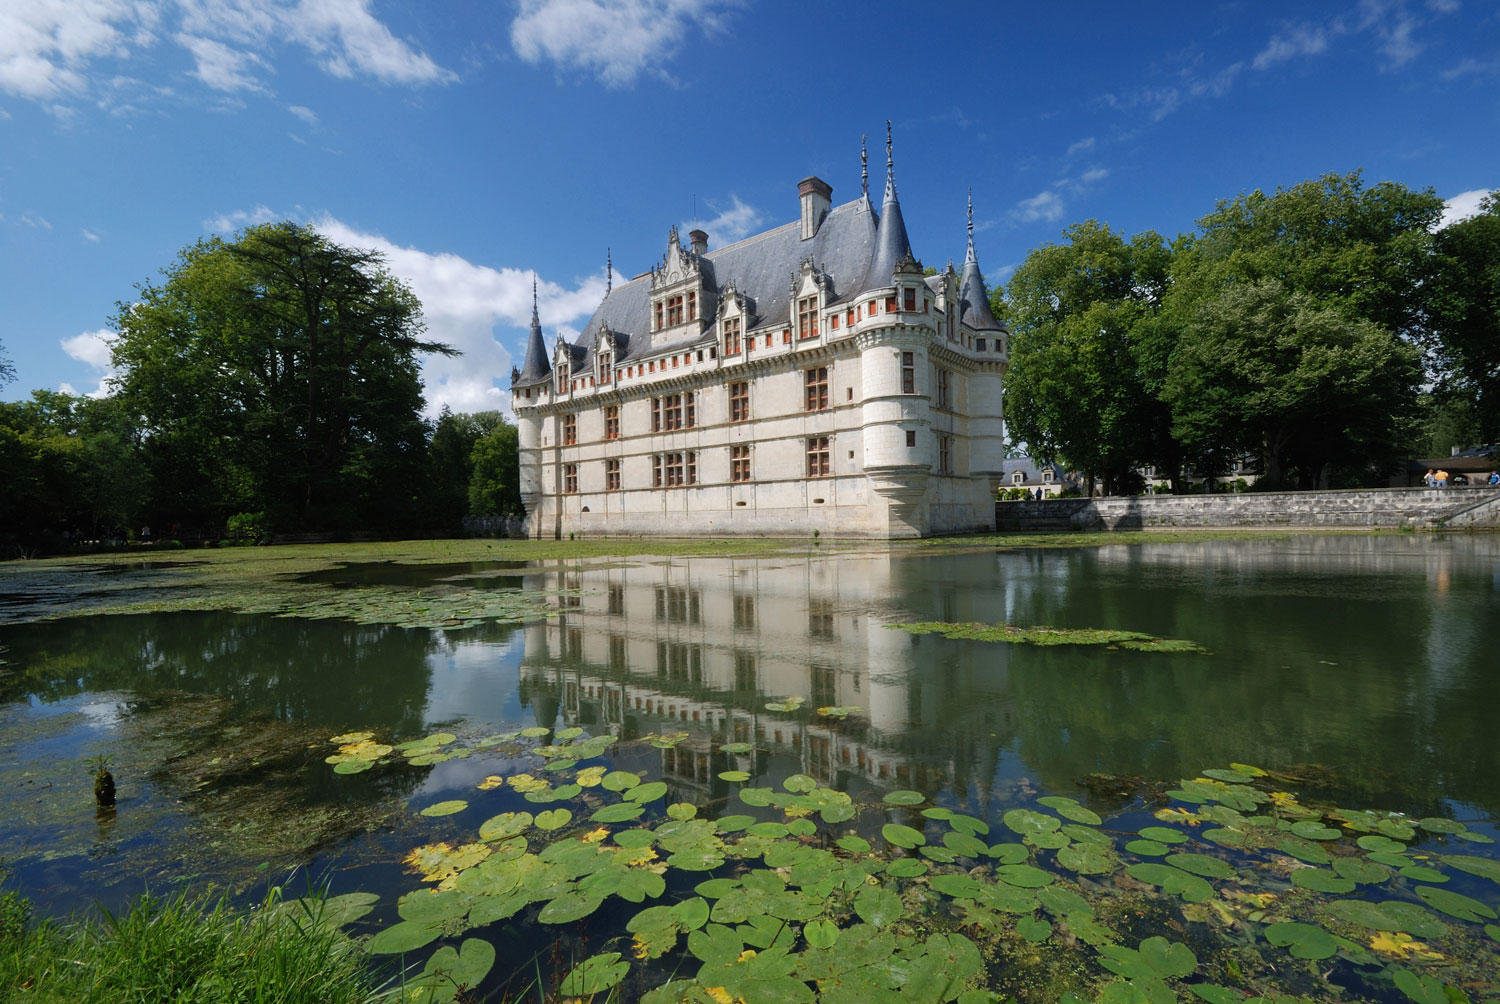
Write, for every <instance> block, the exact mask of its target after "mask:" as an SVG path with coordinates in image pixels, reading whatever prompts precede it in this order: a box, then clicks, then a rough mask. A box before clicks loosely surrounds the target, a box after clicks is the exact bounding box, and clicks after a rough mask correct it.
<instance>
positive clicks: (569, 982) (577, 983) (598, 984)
mask: <svg viewBox="0 0 1500 1004" xmlns="http://www.w3.org/2000/svg"><path fill="white" fill-rule="evenodd" d="M628 972H630V963H628V962H625V961H623V960H622V959H621V958H620V953H619V952H605V953H603V954H602V955H595V956H593V957H592V958H589V959H585V960H584V961H583V962H582V963H580V964H579V965H577V966H575V967H574V968H573V971H572V972H570V973H568V975H567V976H565V977H564V978H563V981H562V983H561V984H559V985H558V988H557V989H558V992H559V993H561V994H562V995H563V996H565V997H586V996H589V995H590V994H599V993H603V992H604V991H606V990H608V989H610V988H611V987H613V986H615V985H616V984H618V983H619V982H620V981H621V980H623V979H624V978H625V974H626V973H628Z"/></svg>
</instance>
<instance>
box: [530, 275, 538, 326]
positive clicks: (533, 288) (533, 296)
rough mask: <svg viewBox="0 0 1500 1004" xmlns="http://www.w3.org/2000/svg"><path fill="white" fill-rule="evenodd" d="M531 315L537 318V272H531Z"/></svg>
mask: <svg viewBox="0 0 1500 1004" xmlns="http://www.w3.org/2000/svg"><path fill="white" fill-rule="evenodd" d="M531 316H532V319H533V320H535V319H536V316H537V315H536V272H535V271H533V272H532V273H531Z"/></svg>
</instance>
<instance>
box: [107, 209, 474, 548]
mask: <svg viewBox="0 0 1500 1004" xmlns="http://www.w3.org/2000/svg"><path fill="white" fill-rule="evenodd" d="M163 274H164V275H165V281H163V282H161V283H160V284H147V285H144V286H142V287H140V290H139V294H140V295H139V297H138V298H137V299H136V300H135V301H133V302H129V303H121V304H120V305H119V310H118V313H117V314H116V316H115V317H114V318H113V322H114V326H115V328H116V330H117V331H118V332H119V338H118V339H117V340H116V341H115V343H114V363H115V365H116V366H117V367H118V368H119V371H120V375H119V377H118V378H117V380H118V383H117V394H118V397H119V399H120V401H121V402H122V405H123V406H124V407H125V408H127V409H129V410H130V412H131V413H132V414H133V415H135V416H137V417H138V420H139V422H140V425H141V429H142V433H143V448H144V453H145V457H146V462H147V464H148V466H149V467H150V469H151V471H152V474H153V475H154V482H155V485H156V490H157V493H158V495H157V497H156V499H155V500H154V502H155V503H156V506H157V507H158V508H159V509H160V510H162V511H167V512H171V513H173V514H174V519H176V518H180V519H181V520H182V521H183V522H188V521H200V522H211V523H222V522H223V520H224V519H225V518H227V517H228V516H229V515H231V514H233V513H235V512H249V511H256V512H264V513H265V514H266V519H267V521H268V523H269V525H271V526H272V527H274V528H276V529H279V530H298V531H300V530H324V529H339V528H346V527H350V526H356V525H360V524H365V525H369V524H370V523H372V522H374V523H375V524H377V525H380V526H384V527H392V525H393V524H396V523H399V522H401V521H402V520H404V519H411V518H413V517H414V516H415V515H416V513H417V511H418V505H417V499H416V494H417V492H418V490H419V486H420V484H421V482H422V479H421V477H420V474H421V473H422V468H423V467H424V464H425V459H426V458H425V445H426V433H427V428H426V426H425V423H424V422H423V420H422V418H421V415H420V412H421V408H422V389H421V383H420V380H419V375H418V366H417V358H416V354H417V353H418V352H437V353H450V352H451V351H452V350H451V349H449V348H448V346H446V345H443V344H441V343H438V342H432V341H426V340H424V339H423V338H422V333H423V326H422V319H421V317H422V315H421V305H420V304H419V303H418V302H417V299H416V297H415V296H413V295H412V293H411V291H410V290H409V289H408V288H407V287H406V286H405V285H403V284H402V283H401V282H399V281H398V280H396V279H395V278H393V277H392V276H391V275H390V274H389V273H388V272H386V271H385V269H384V262H383V259H382V258H381V256H380V255H379V254H377V253H375V252H371V251H364V250H359V249H355V248H348V247H343V246H340V245H338V244H335V243H333V242H332V241H330V240H328V239H327V238H325V237H323V236H322V235H321V234H319V233H318V232H317V231H315V230H313V229H312V228H310V227H305V226H300V225H298V224H295V223H290V222H280V223H268V224H265V225H262V226H257V227H251V228H250V229H248V230H246V231H245V232H244V233H243V234H242V235H241V236H240V237H239V238H238V239H237V240H234V241H224V240H221V239H219V238H217V237H210V238H207V239H204V240H200V241H198V242H197V243H196V244H194V245H192V246H191V247H188V248H186V249H184V250H183V252H182V253H181V255H180V256H179V257H178V260H177V261H176V262H174V263H173V264H172V265H171V266H170V267H168V268H167V269H166V270H165V271H164V273H163Z"/></svg>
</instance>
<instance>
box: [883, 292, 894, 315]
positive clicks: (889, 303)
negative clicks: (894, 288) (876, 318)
mask: <svg viewBox="0 0 1500 1004" xmlns="http://www.w3.org/2000/svg"><path fill="white" fill-rule="evenodd" d="M885 312H886V313H887V314H894V313H895V312H896V298H895V297H894V296H888V297H886V298H885Z"/></svg>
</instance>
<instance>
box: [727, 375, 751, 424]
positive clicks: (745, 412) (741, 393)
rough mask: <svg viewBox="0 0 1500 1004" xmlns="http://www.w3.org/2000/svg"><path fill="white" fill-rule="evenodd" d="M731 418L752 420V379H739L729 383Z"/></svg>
mask: <svg viewBox="0 0 1500 1004" xmlns="http://www.w3.org/2000/svg"><path fill="white" fill-rule="evenodd" d="M729 420H730V421H731V422H748V421H750V381H749V380H737V381H735V382H733V383H731V384H730V385H729Z"/></svg>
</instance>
